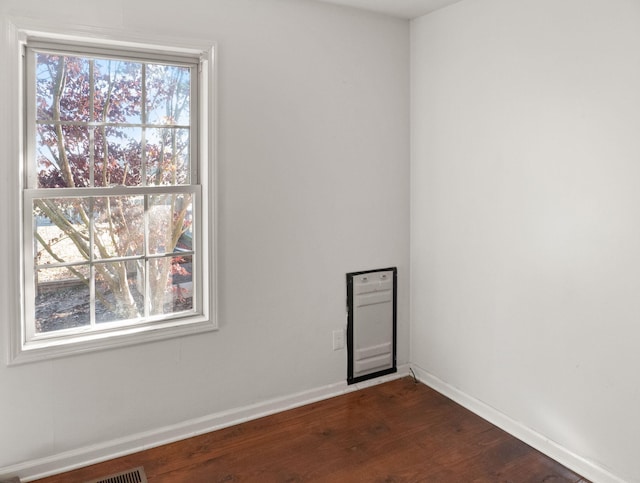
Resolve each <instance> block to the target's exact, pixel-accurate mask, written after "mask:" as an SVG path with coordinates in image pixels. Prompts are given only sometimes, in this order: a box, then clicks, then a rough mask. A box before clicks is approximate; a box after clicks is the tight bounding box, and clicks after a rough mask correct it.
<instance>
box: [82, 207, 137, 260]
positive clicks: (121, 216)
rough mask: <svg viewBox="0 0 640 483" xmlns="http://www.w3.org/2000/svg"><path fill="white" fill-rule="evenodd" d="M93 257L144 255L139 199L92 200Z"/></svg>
mask: <svg viewBox="0 0 640 483" xmlns="http://www.w3.org/2000/svg"><path fill="white" fill-rule="evenodd" d="M93 214H94V215H93V216H94V230H95V238H94V243H95V256H96V258H110V257H130V256H138V255H142V254H143V253H144V199H143V197H142V196H105V197H96V198H95V199H94V202H93Z"/></svg>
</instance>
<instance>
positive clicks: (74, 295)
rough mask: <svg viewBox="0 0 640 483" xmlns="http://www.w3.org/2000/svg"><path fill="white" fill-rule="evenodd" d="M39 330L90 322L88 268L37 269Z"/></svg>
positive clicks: (68, 327)
mask: <svg viewBox="0 0 640 483" xmlns="http://www.w3.org/2000/svg"><path fill="white" fill-rule="evenodd" d="M35 308H36V313H35V324H36V327H35V329H36V333H43V332H52V331H56V330H62V329H70V328H73V327H82V326H84V325H89V323H90V320H91V317H90V310H91V309H90V302H89V267H88V266H86V265H78V266H73V267H58V268H47V269H40V270H37V271H36V299H35Z"/></svg>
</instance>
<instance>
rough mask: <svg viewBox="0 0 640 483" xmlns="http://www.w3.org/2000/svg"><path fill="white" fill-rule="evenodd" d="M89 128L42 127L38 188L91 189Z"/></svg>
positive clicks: (38, 138)
mask: <svg viewBox="0 0 640 483" xmlns="http://www.w3.org/2000/svg"><path fill="white" fill-rule="evenodd" d="M89 151H90V150H89V128H88V127H87V126H75V125H64V126H63V125H59V124H58V125H54V124H39V125H38V130H37V133H36V170H37V176H38V188H73V187H76V188H79V187H87V186H89V185H90V162H91V160H90V158H89Z"/></svg>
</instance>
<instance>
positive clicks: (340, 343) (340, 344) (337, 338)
mask: <svg viewBox="0 0 640 483" xmlns="http://www.w3.org/2000/svg"><path fill="white" fill-rule="evenodd" d="M340 349H344V330H343V329H337V330H334V331H333V350H334V351H339V350H340Z"/></svg>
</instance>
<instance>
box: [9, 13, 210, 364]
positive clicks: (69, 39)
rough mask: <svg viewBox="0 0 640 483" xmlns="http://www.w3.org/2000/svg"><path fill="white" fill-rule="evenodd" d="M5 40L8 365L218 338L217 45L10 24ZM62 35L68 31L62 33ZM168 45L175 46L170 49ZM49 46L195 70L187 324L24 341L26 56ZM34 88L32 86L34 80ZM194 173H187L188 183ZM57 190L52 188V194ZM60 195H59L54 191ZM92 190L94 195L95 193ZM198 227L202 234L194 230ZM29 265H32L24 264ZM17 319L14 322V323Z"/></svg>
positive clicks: (169, 321)
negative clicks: (10, 282)
mask: <svg viewBox="0 0 640 483" xmlns="http://www.w3.org/2000/svg"><path fill="white" fill-rule="evenodd" d="M8 29H9V33H10V34H12V35H10V37H12V38H13V41H14V42H13V44H14V45H13V47H14V48H15V50H14V52H13V54H14V55H13V60H14V62H13V64H14V66H15V70H13V72H14V73H15V77H14V79H13V80H14V82H13V83H12V84H13V85H14V86H15V87H16V90H17V91H18V92H17V94H18V99H19V101H18V106H17V107H18V112H17V113H16V114H17V117H18V120H19V124H18V125H19V128H18V131H19V132H18V133H17V134H18V138H19V139H18V141H17V144H15V145H14V149H13V154H15V155H16V157H17V158H18V159H19V165H20V167H19V169H18V170H17V175H18V176H17V177H18V179H17V180H16V182H17V183H18V185H19V194H20V200H19V202H18V205H19V207H20V213H21V215H20V219H19V220H16V221H17V222H18V224H19V226H17V225H16V233H18V234H20V236H21V238H20V240H19V246H20V247H21V248H20V290H19V291H20V308H19V310H16V311H15V313H14V317H12V318H14V319H15V320H11V321H9V331H8V333H9V341H10V347H9V351H8V356H9V357H8V360H7V363H8V365H14V364H21V363H26V362H32V361H39V360H46V359H51V358H56V357H63V356H68V355H72V354H77V353H85V352H92V351H96V350H103V349H107V348H112V347H123V346H129V345H134V344H140V343H145V342H151V341H155V340H162V339H167V338H173V337H179V336H185V335H190V334H197V333H201V332H207V331H211V330H216V329H217V328H218V324H217V312H216V307H217V304H216V292H217V290H216V283H215V282H216V267H217V264H216V263H215V262H216V243H215V241H216V230H215V219H216V216H215V203H214V199H215V189H214V187H215V184H214V183H215V179H216V178H215V155H214V152H215V151H214V146H215V145H216V143H215V141H216V140H215V126H214V119H215V116H214V107H215V102H214V101H215V88H214V81H215V63H214V50H215V46H214V45H210V44H209V45H202V44H200V43H197V42H193V43H188V42H186V43H185V42H184V41H176V42H175V44H174V45H173V46H168V45H166V41H163V42H162V43H160V42H155V39H151V38H145V39H139V38H136V39H135V40H130V39H127V38H126V37H125V36H122V35H120V33H115V34H114V33H113V32H106V31H100V32H99V35H97V36H92V37H87V36H86V35H83V34H79V35H75V34H68V33H60V32H59V31H47V30H42V29H31V28H28V27H26V28H25V27H21V26H16V25H15V24H13V23H11V24H10V25H9V27H8ZM65 30H66V31H67V32H68V31H69V29H68V28H67V29H65ZM172 43H173V42H172ZM31 45H38V46H43V45H44V46H50V47H51V48H52V49H55V48H56V46H57V45H60V46H63V47H65V46H66V47H70V48H72V49H76V50H78V51H81V52H84V53H85V54H86V55H92V54H93V53H95V52H104V51H105V50H108V51H110V52H112V53H113V54H114V55H115V56H119V54H122V57H123V58H126V57H128V56H130V55H133V56H135V57H137V58H138V59H143V60H148V61H149V62H154V61H155V62H157V61H161V60H165V61H169V62H171V61H173V62H176V61H178V62H179V61H180V60H183V61H184V62H187V63H192V62H195V63H197V66H198V68H197V72H198V75H197V77H198V78H197V84H198V85H199V88H198V92H197V106H195V107H196V111H197V119H195V124H196V129H197V146H193V147H192V148H193V149H195V150H197V151H196V152H197V154H196V156H192V159H194V158H196V157H197V159H198V160H197V166H196V167H195V170H196V171H197V173H196V174H195V176H196V178H195V179H192V182H191V184H190V185H185V186H184V191H185V192H196V193H198V196H197V199H198V202H197V203H196V204H195V206H194V211H195V212H196V216H198V213H199V219H198V220H197V221H198V223H196V233H194V245H195V247H196V250H197V257H198V259H199V263H197V266H196V267H195V271H197V272H198V273H199V275H198V284H197V285H198V286H199V288H198V289H197V293H198V295H199V296H198V297H197V302H196V307H195V309H196V310H195V313H194V314H193V315H189V316H185V317H167V318H166V320H162V321H153V322H152V323H149V322H148V321H145V322H143V323H140V324H136V325H119V324H112V325H111V326H108V327H109V328H108V329H106V330H101V331H95V332H86V333H75V334H69V335H65V334H64V332H65V331H61V335H59V336H57V335H56V334H47V335H45V336H43V337H29V334H33V330H29V329H28V327H27V321H28V318H27V317H28V314H27V313H26V310H27V307H29V306H31V307H33V304H32V303H28V302H27V301H28V299H27V297H33V295H34V291H33V289H32V288H30V287H29V286H27V284H26V282H25V281H26V280H28V278H29V277H26V276H25V272H26V270H30V269H32V267H33V260H32V258H33V245H32V244H31V237H28V236H26V235H25V231H24V230H25V226H29V227H30V224H31V211H30V210H31V202H30V200H31V197H32V196H33V192H34V191H38V190H33V189H31V190H29V189H28V188H32V187H33V186H32V185H31V186H30V185H29V184H28V180H27V177H28V176H29V175H30V172H31V170H30V169H28V166H27V164H25V163H30V162H33V160H32V159H30V157H29V155H28V153H29V144H30V143H29V142H28V141H32V139H31V140H30V139H29V137H30V136H31V134H30V133H32V132H33V129H34V126H35V119H34V118H33V116H32V115H31V114H30V113H27V112H26V106H27V104H28V103H27V96H28V95H32V94H30V91H31V88H30V86H29V85H28V83H27V79H26V76H25V55H24V53H25V51H26V47H27V46H31ZM31 80H32V81H33V79H31ZM28 123H33V126H31V125H29V124H28ZM193 173H194V170H193V169H192V176H193ZM54 189H55V188H54ZM63 189H66V190H69V191H73V192H76V190H83V188H63ZM48 190H50V188H45V189H41V190H40V191H43V192H44V191H48ZM56 190H57V191H58V189H56ZM94 190H95V189H94ZM153 190H154V188H153V187H148V188H147V191H149V192H150V193H151V192H153ZM101 191H104V192H105V194H107V193H108V194H109V195H118V194H122V193H120V191H122V192H123V193H125V192H127V188H126V187H122V188H103V189H101V190H99V191H98V192H95V193H93V194H101ZM198 225H199V230H198ZM28 257H31V260H30V261H29V258H28ZM16 315H19V316H18V317H15V316H16ZM30 318H31V323H33V314H30Z"/></svg>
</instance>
